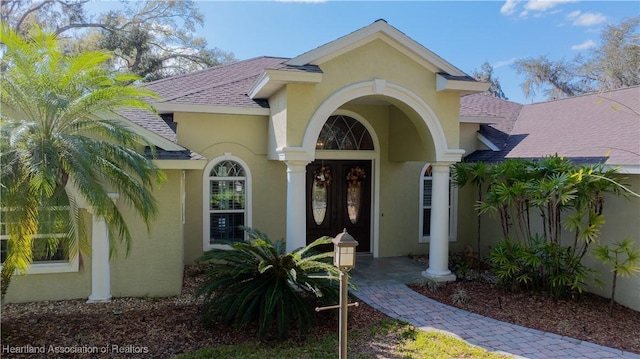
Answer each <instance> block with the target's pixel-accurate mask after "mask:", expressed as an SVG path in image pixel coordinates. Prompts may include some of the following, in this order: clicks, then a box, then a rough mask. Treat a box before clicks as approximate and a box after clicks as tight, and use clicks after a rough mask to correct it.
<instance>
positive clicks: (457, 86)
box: [436, 74, 491, 96]
mask: <svg viewBox="0 0 640 359" xmlns="http://www.w3.org/2000/svg"><path fill="white" fill-rule="evenodd" d="M490 86H491V84H490V83H489V82H480V81H469V80H458V79H452V78H446V77H444V76H443V75H442V74H436V91H438V92H441V91H455V92H459V93H460V96H463V95H470V94H474V93H481V92H485V91H487V90H488V89H489V87H490Z"/></svg>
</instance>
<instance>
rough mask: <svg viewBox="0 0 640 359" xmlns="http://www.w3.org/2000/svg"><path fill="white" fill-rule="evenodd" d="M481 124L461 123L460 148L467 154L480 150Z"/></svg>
mask: <svg viewBox="0 0 640 359" xmlns="http://www.w3.org/2000/svg"><path fill="white" fill-rule="evenodd" d="M479 129H480V125H478V124H477V123H461V124H460V148H462V149H463V150H464V153H465V154H467V155H468V154H471V153H473V152H475V151H476V150H478V144H479V141H478V135H477V134H478V130H479Z"/></svg>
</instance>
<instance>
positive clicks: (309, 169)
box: [7, 20, 629, 305]
mask: <svg viewBox="0 0 640 359" xmlns="http://www.w3.org/2000/svg"><path fill="white" fill-rule="evenodd" d="M146 86H148V87H149V88H150V89H152V90H154V91H156V92H157V93H158V94H159V95H160V97H161V100H159V101H156V102H154V103H153V105H154V107H155V108H156V110H157V112H158V114H157V115H156V114H151V113H146V112H141V111H123V112H121V113H120V115H121V118H119V120H121V121H125V122H126V123H128V124H130V125H131V126H132V128H134V130H136V131H138V132H139V133H140V134H141V135H143V136H144V137H145V138H146V139H147V141H148V142H149V144H151V145H152V146H155V148H156V150H157V157H156V159H154V161H155V162H156V163H157V165H158V166H159V167H160V168H161V169H163V171H164V172H165V173H166V174H167V177H168V180H167V181H166V182H164V183H162V184H161V185H160V186H158V187H157V188H156V189H155V194H156V198H157V199H158V201H159V204H160V206H159V207H160V213H159V215H158V217H157V218H156V220H155V222H154V223H153V224H152V227H151V231H150V232H147V231H146V227H145V226H144V225H143V224H142V223H138V221H136V220H135V215H134V214H132V215H131V216H130V218H131V220H130V222H129V224H130V226H131V227H132V228H131V229H132V232H133V233H134V235H133V237H134V241H133V245H132V248H131V251H130V253H129V255H128V256H125V254H124V250H122V251H120V252H119V253H118V255H117V256H115V257H112V258H111V259H109V256H108V246H106V245H105V243H106V240H105V239H106V236H107V235H108V229H107V228H106V226H105V223H104V221H103V220H101V218H99V217H95V216H93V215H92V214H91V212H90V210H89V209H87V210H86V211H85V217H86V219H87V222H88V223H90V227H91V228H90V229H88V233H91V235H92V238H91V240H92V256H91V258H87V257H86V256H82V258H81V261H80V260H75V261H70V263H69V261H67V263H37V264H34V265H33V266H32V268H31V271H32V273H34V274H33V275H26V276H18V277H15V279H14V283H12V285H11V287H10V289H9V292H8V293H7V300H8V301H14V302H18V301H34V300H57V299H69V298H88V299H89V300H90V301H102V300H108V299H109V298H110V297H111V296H168V295H175V294H178V293H179V292H180V290H181V284H182V273H183V267H184V265H185V264H190V263H193V262H195V261H196V260H197V258H198V257H199V256H200V255H201V254H202V253H203V251H206V250H208V249H211V248H214V247H215V245H216V244H214V243H213V242H212V241H213V240H214V239H229V240H242V239H244V233H243V232H242V231H241V230H240V229H239V228H238V226H240V225H242V226H248V227H253V228H256V229H259V230H260V231H262V232H264V233H267V234H268V235H269V236H270V237H271V238H273V239H282V238H283V239H285V240H286V245H287V249H288V250H293V249H295V248H298V247H301V246H304V245H305V244H307V243H310V242H311V241H313V240H314V239H315V238H318V237H320V236H323V235H329V236H335V235H336V234H338V233H340V232H342V230H343V229H345V228H346V229H347V231H349V233H350V234H351V235H352V236H353V237H354V238H355V239H356V240H357V241H358V242H359V245H358V247H357V250H358V252H359V253H362V254H368V255H372V256H374V257H389V256H400V255H407V254H426V253H429V265H428V267H426V268H425V271H424V272H423V275H425V276H428V277H432V278H434V279H436V280H440V281H446V280H453V279H454V278H455V276H454V275H453V274H452V273H451V272H450V270H449V269H448V267H447V266H448V263H447V262H448V254H449V251H454V250H461V249H462V248H463V247H464V246H465V245H467V244H470V243H471V242H472V241H473V239H475V233H474V232H473V231H474V230H475V229H474V228H472V227H475V226H474V225H469V223H475V219H474V217H473V216H474V214H473V210H472V208H473V206H472V205H470V204H469V203H470V202H469V201H472V200H471V199H468V198H466V196H467V194H466V193H465V189H461V190H459V191H458V190H457V189H455V188H454V187H452V186H451V185H450V166H451V165H452V164H453V163H456V162H459V161H461V160H462V159H463V157H464V155H465V154H474V155H480V153H481V152H478V151H483V150H490V149H491V148H494V149H497V150H499V151H500V150H502V148H498V147H499V145H498V144H495V143H493V142H492V141H494V140H495V138H498V137H500V136H502V137H500V138H508V137H509V136H510V135H511V133H512V132H513V131H514V130H515V129H516V128H518V127H517V121H515V122H514V119H512V118H511V117H509V116H511V115H509V114H510V113H511V112H509V111H507V110H505V112H504V113H503V112H495V111H488V110H487V111H485V110H482V108H481V109H480V110H477V109H475V108H467V107H465V106H464V102H465V98H466V99H472V98H474V97H473V96H478V95H474V94H478V93H481V92H483V91H485V90H486V89H487V88H488V86H489V84H488V83H482V82H477V81H475V80H473V79H472V78H470V77H469V76H468V75H466V74H465V73H464V72H462V71H461V70H459V69H458V68H456V67H455V66H453V65H452V64H450V63H448V62H447V61H446V60H444V59H442V58H440V57H439V56H437V55H436V54H434V53H433V52H431V51H430V50H428V49H426V48H425V47H423V46H422V45H420V44H418V43H417V42H415V41H414V40H412V39H410V38H409V37H407V36H406V35H405V34H403V33H402V32H400V31H399V30H398V29H396V28H394V27H392V26H390V25H389V24H387V23H386V22H385V21H384V20H378V21H376V22H374V23H372V24H371V25H369V26H366V27H364V28H362V29H359V30H357V31H355V32H353V33H350V34H347V35H345V36H344V37H341V38H339V39H337V40H335V41H332V42H330V43H328V44H325V45H323V46H320V47H318V48H316V49H313V50H311V51H309V52H306V53H304V54H301V55H300V56H298V57H295V58H291V59H288V58H276V57H259V58H254V59H249V60H244V61H239V62H236V63H232V64H228V65H222V66H218V67H214V68H210V69H206V70H202V71H199V72H195V73H191V74H187V75H181V76H176V77H171V78H167V79H163V80H159V81H155V82H152V83H149V84H148V85H146ZM479 99H482V98H479ZM461 104H462V105H463V106H462V107H461ZM480 107H481V106H480ZM503 107H505V108H514V109H515V108H518V109H519V110H522V108H521V105H518V104H513V103H509V102H506V104H503ZM501 108H502V107H501ZM520 112H522V111H520ZM513 116H514V118H515V119H517V117H518V115H517V114H516V115H513ZM490 125H491V126H490ZM488 128H490V129H488ZM487 129H488V130H487ZM487 131H488V132H487ZM492 131H493V132H492ZM498 131H503V132H502V134H499V133H497V132H498ZM489 132H491V133H489ZM494 132H495V133H494ZM492 134H494V135H495V136H494V137H492ZM146 146H147V144H141V145H140V151H147V152H148V151H149V148H148V147H146ZM471 198H473V195H472V196H471ZM114 200H115V201H118V196H117V194H116V193H114ZM121 202H122V201H121ZM121 202H117V203H118V205H119V206H122V208H123V209H124V210H125V211H126V210H128V209H127V208H126V204H125V203H121ZM79 262H82V263H79ZM54 264H56V265H59V266H61V268H62V266H64V268H63V269H60V268H59V269H58V272H57V273H56V272H55V271H53V272H52V271H51V268H47V266H48V267H51V266H52V265H54ZM81 267H82V268H81ZM36 272H38V273H40V274H37V275H36V274H35V273H36ZM627 305H629V304H627Z"/></svg>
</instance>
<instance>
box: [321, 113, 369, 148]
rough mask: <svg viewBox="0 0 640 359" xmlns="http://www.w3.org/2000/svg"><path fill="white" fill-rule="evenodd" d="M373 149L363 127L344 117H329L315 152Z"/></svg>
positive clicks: (354, 120) (356, 121)
mask: <svg viewBox="0 0 640 359" xmlns="http://www.w3.org/2000/svg"><path fill="white" fill-rule="evenodd" d="M373 149H374V148H373V140H372V139H371V135H370V134H369V131H367V129H366V128H365V127H364V125H363V124H361V123H360V122H358V120H356V119H354V118H351V117H349V116H344V115H335V116H330V117H329V118H328V119H327V122H325V124H324V126H323V127H322V130H321V131H320V135H319V136H318V141H316V150H340V151H344V150H373Z"/></svg>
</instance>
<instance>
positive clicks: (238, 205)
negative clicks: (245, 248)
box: [204, 155, 251, 250]
mask: <svg viewBox="0 0 640 359" xmlns="http://www.w3.org/2000/svg"><path fill="white" fill-rule="evenodd" d="M205 173H206V174H207V175H206V177H205V208H206V210H205V218H204V222H205V241H204V249H205V250H208V249H210V248H211V246H212V245H213V242H214V241H215V240H225V241H243V240H244V238H245V234H244V231H243V230H242V227H243V226H244V227H249V226H250V225H251V223H250V213H249V211H250V208H251V206H250V176H249V171H248V168H247V166H246V164H244V162H242V161H241V160H240V159H239V158H236V157H233V156H230V155H225V156H223V157H221V158H217V159H214V160H213V161H211V162H210V163H209V165H208V166H207V167H206V168H205Z"/></svg>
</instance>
